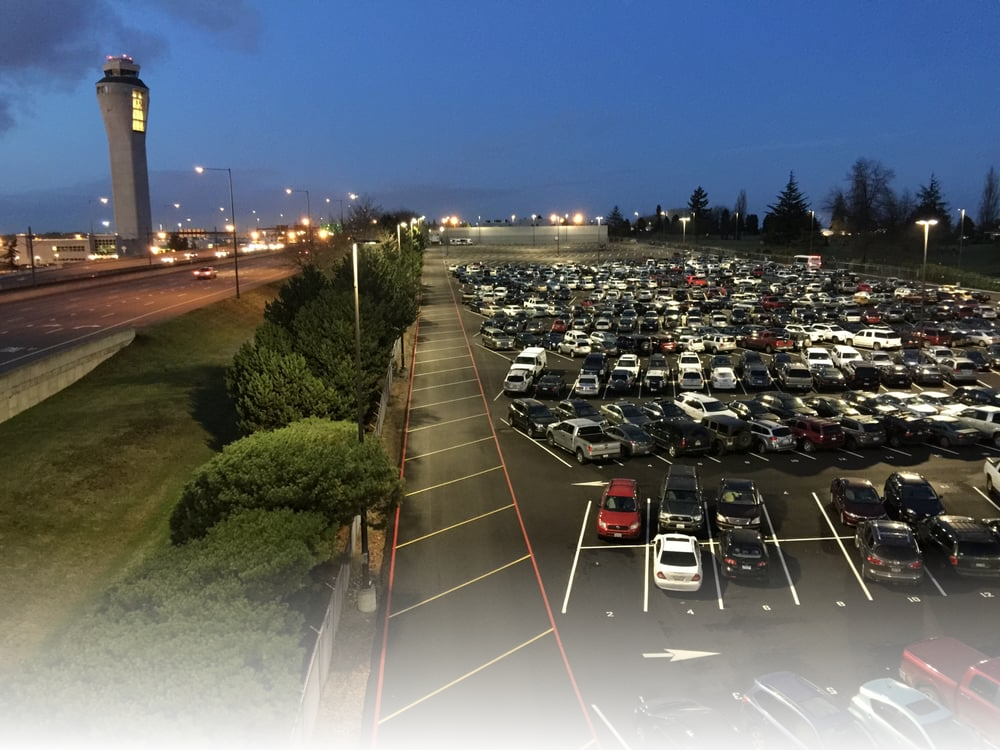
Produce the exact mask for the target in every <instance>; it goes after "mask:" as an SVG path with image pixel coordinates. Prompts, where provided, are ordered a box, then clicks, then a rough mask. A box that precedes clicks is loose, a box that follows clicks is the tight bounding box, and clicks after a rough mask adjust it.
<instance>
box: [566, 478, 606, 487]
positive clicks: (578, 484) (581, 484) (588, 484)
mask: <svg viewBox="0 0 1000 750" xmlns="http://www.w3.org/2000/svg"><path fill="white" fill-rule="evenodd" d="M606 484H607V482H602V481H601V480H599V479H598V480H596V481H593V482H573V486H574V487H603V486H604V485H606Z"/></svg>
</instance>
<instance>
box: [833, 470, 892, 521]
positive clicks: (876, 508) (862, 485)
mask: <svg viewBox="0 0 1000 750" xmlns="http://www.w3.org/2000/svg"><path fill="white" fill-rule="evenodd" d="M830 505H831V506H832V507H833V512H834V513H836V514H837V516H838V517H839V518H840V522H841V523H843V524H844V525H845V526H857V525H858V524H859V523H860V522H861V521H869V520H873V519H878V518H887V516H886V513H885V506H884V505H882V498H881V497H879V494H878V490H877V489H875V485H874V484H872V483H871V482H870V481H869V480H867V479H861V478H858V477H837V478H835V479H834V480H833V481H832V482H830Z"/></svg>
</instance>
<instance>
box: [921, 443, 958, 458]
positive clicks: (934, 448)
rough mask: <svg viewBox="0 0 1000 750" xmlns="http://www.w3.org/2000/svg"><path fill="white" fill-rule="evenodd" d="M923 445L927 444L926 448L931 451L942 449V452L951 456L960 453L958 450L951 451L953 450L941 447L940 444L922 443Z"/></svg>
mask: <svg viewBox="0 0 1000 750" xmlns="http://www.w3.org/2000/svg"><path fill="white" fill-rule="evenodd" d="M924 445H925V446H927V447H928V448H930V449H931V450H932V451H942V452H944V453H950V454H951V455H953V456H960V455H962V454H961V453H960V452H958V451H953V450H950V449H949V448H942V447H941V446H940V445H933V444H931V443H924Z"/></svg>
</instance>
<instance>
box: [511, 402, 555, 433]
mask: <svg viewBox="0 0 1000 750" xmlns="http://www.w3.org/2000/svg"><path fill="white" fill-rule="evenodd" d="M507 421H508V422H510V426H511V427H513V428H514V429H516V430H521V431H523V432H526V433H527V434H528V435H530V436H531V437H536V438H541V437H545V428H546V427H548V426H549V425H550V424H555V423H556V422H558V421H559V419H558V418H557V417H556V415H555V414H553V413H552V410H551V409H549V407H548V406H546V405H545V404H543V403H542V402H541V401H538V400H536V399H533V398H516V399H514V400H513V401H511V402H510V406H509V407H508V409H507Z"/></svg>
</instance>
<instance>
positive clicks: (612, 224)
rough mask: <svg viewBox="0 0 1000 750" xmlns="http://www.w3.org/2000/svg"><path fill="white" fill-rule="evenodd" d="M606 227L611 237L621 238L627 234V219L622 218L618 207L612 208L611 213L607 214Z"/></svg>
mask: <svg viewBox="0 0 1000 750" xmlns="http://www.w3.org/2000/svg"><path fill="white" fill-rule="evenodd" d="M607 225H608V234H609V235H610V236H612V237H623V236H625V235H627V234H628V233H629V229H630V227H629V223H628V219H626V218H625V217H624V216H622V212H621V211H620V210H619V208H618V206H615V207H614V208H612V209H611V213H609V214H608V220H607Z"/></svg>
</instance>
